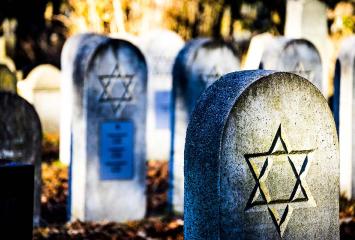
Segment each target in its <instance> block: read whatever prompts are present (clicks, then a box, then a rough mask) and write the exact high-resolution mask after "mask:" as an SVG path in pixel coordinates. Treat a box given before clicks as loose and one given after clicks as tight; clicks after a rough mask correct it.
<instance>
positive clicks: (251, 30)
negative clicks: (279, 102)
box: [0, 0, 355, 75]
mask: <svg viewBox="0 0 355 240" xmlns="http://www.w3.org/2000/svg"><path fill="white" fill-rule="evenodd" d="M323 2H324V3H326V4H327V5H328V7H329V12H328V27H329V32H330V34H332V35H334V36H337V37H342V36H344V35H349V34H352V33H353V32H354V31H355V27H354V25H355V24H354V23H355V18H354V2H353V1H336V0H326V1H323ZM285 12H286V0H273V1H261V0H243V1H237V0H175V1H174V0H26V1H21V0H3V1H2V5H1V8H0V23H1V22H2V24H1V35H2V39H4V40H5V43H6V44H5V45H6V53H7V55H8V56H10V57H11V58H13V59H14V61H15V63H16V67H17V69H19V70H21V71H22V72H23V74H24V75H26V74H27V73H28V72H29V71H30V70H31V69H32V68H33V67H34V66H36V65H38V64H42V63H50V64H53V65H56V66H58V67H60V51H61V48H62V46H63V44H64V42H65V40H66V38H67V37H69V36H71V35H73V34H75V33H80V32H87V31H91V32H97V33H106V34H123V33H130V34H134V35H139V34H141V33H144V32H145V31H149V30H151V29H154V28H168V29H171V30H173V31H176V32H177V33H178V34H180V35H181V36H182V37H183V38H184V39H185V40H189V39H191V38H195V37H198V36H213V37H216V38H224V39H238V38H239V39H250V38H251V37H252V36H253V35H255V34H258V33H261V32H266V31H268V32H271V33H272V34H275V35H282V34H283V29H284V24H285ZM3 51H5V49H1V44H0V54H2V53H1V52H3Z"/></svg>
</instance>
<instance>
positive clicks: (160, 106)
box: [154, 91, 170, 129]
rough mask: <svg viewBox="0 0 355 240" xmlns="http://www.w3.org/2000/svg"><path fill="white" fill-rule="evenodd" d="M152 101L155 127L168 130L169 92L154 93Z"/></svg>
mask: <svg viewBox="0 0 355 240" xmlns="http://www.w3.org/2000/svg"><path fill="white" fill-rule="evenodd" d="M154 100H155V126H156V128H158V129H168V128H169V123H170V121H169V116H170V111H169V108H170V91H156V92H155V96H154Z"/></svg>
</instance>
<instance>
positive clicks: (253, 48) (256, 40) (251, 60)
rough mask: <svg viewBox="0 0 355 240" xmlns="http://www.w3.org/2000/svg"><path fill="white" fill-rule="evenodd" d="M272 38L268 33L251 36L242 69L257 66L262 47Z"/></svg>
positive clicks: (251, 68)
mask: <svg viewBox="0 0 355 240" xmlns="http://www.w3.org/2000/svg"><path fill="white" fill-rule="evenodd" d="M272 40H273V36H272V35H271V34H270V33H262V34H258V35H256V36H254V37H252V38H251V41H250V44H249V48H248V53H247V56H246V60H245V63H244V66H243V70H253V69H258V68H259V66H260V62H261V58H262V56H263V52H264V49H265V48H266V46H267V45H268V44H269V43H270V42H271V41H272Z"/></svg>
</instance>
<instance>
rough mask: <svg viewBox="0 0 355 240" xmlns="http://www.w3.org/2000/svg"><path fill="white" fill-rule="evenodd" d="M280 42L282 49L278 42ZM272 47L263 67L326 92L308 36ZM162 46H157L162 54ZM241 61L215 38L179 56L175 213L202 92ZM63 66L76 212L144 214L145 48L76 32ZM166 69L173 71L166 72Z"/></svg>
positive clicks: (64, 145)
mask: <svg viewBox="0 0 355 240" xmlns="http://www.w3.org/2000/svg"><path fill="white" fill-rule="evenodd" d="M159 36H160V38H162V35H159ZM166 41H167V42H169V40H166ZM163 42H164V41H163ZM277 43H279V44H280V45H281V46H282V47H280V46H278V47H276V46H277ZM150 46H151V45H150ZM270 47H271V49H273V50H272V51H271V50H270V51H269V52H267V51H266V52H265V54H264V56H263V58H262V61H261V64H260V65H261V66H263V67H264V68H268V69H272V68H275V69H281V70H284V71H294V72H296V73H298V74H300V75H303V76H305V77H306V78H308V79H309V80H310V81H311V82H313V83H314V84H315V85H316V86H317V87H318V88H319V89H321V90H322V92H323V93H325V92H326V91H325V90H324V89H325V85H326V84H325V83H324V82H325V81H322V77H321V75H322V73H321V72H322V71H321V69H322V67H321V59H320V57H319V54H318V53H317V50H316V48H315V47H314V46H313V45H312V44H311V43H310V42H308V41H306V40H286V39H284V38H277V39H275V43H274V44H273V45H270ZM152 52H153V53H154V51H152ZM161 52H164V51H163V50H161V51H159V50H156V53H158V55H159V54H160V53H161ZM153 53H152V55H153ZM148 59H149V57H148ZM159 59H162V57H159ZM162 62H163V63H160V64H156V63H154V65H155V67H156V68H155V69H157V68H158V67H161V65H164V64H169V62H170V64H171V65H172V63H173V62H174V60H171V59H170V61H162ZM239 62H240V61H239V59H238V57H237V54H236V53H235V50H234V48H233V46H231V45H229V44H226V43H224V42H218V41H213V40H210V39H198V40H193V41H191V42H189V43H188V44H187V45H186V46H185V47H184V48H183V49H182V50H180V52H179V54H178V56H177V58H176V60H175V63H174V67H173V78H174V79H173V92H172V95H173V97H172V99H173V101H172V106H173V107H172V117H171V119H170V120H169V121H171V123H172V124H171V128H172V150H171V157H170V163H169V164H170V194H169V200H170V203H171V204H172V205H173V209H174V210H175V211H177V212H182V211H183V196H184V190H183V189H184V188H183V186H184V174H183V168H184V167H183V161H184V160H183V159H184V157H183V152H184V145H185V133H186V128H187V123H188V122H189V120H190V116H191V113H192V111H193V108H194V106H195V104H196V102H197V99H198V97H199V96H200V94H201V93H202V92H203V90H205V89H206V88H207V87H208V86H209V85H211V84H212V83H213V82H214V80H216V79H217V78H218V77H219V76H221V75H223V74H225V73H228V72H232V71H236V70H239ZM290 62H291V63H290ZM148 66H149V60H148ZM62 68H63V69H62V70H63V75H64V81H63V86H62V92H63V96H64V98H63V99H64V100H65V101H67V102H66V103H63V104H62V105H63V106H64V110H65V111H63V112H65V113H66V114H63V116H64V118H63V119H62V123H63V125H62V126H63V128H62V129H63V131H62V132H61V138H62V141H61V158H62V160H64V161H68V162H70V163H71V176H70V182H71V184H70V186H71V187H70V198H71V201H70V203H71V210H70V212H71V217H72V218H79V219H82V220H102V219H110V220H116V221H124V220H129V219H139V218H142V217H143V216H144V214H145V208H146V206H145V202H146V201H145V180H144V179H145V144H146V137H145V133H146V130H145V128H146V126H147V125H146V109H147V107H146V106H147V84H148V86H149V84H153V83H147V78H148V68H147V65H146V62H145V60H144V56H143V54H142V53H141V52H140V50H139V49H138V48H137V47H136V46H134V45H133V44H131V43H130V42H128V41H125V40H120V39H114V38H109V37H105V36H101V35H95V34H84V35H77V36H75V37H73V38H71V39H69V40H68V42H67V43H66V45H65V47H64V49H63V53H62ZM168 69H169V68H168ZM157 72H159V71H158V70H156V71H152V73H150V74H153V73H154V74H157ZM164 74H165V76H167V75H168V74H167V72H166V70H165V72H163V75H164ZM164 81H168V80H166V79H165V80H164ZM148 88H149V87H148ZM159 94H161V93H159V91H158V94H157V95H159ZM148 95H149V91H148ZM163 95H164V94H163ZM167 95H168V93H167ZM148 98H149V97H148ZM157 98H158V101H161V100H159V97H157ZM162 98H164V99H166V98H167V97H162ZM148 104H149V103H148ZM148 109H149V108H148ZM148 111H149V110H148ZM164 112H165V114H166V112H169V111H168V110H165V111H164ZM166 118H168V116H166ZM147 140H148V143H149V142H151V143H152V144H153V145H155V146H156V147H157V148H158V149H159V148H162V147H163V146H164V145H163V144H161V142H160V141H163V142H164V141H165V142H167V140H165V138H164V137H160V136H159V135H156V136H155V135H153V136H149V137H147ZM65 159H67V160H65ZM118 203H119V204H118Z"/></svg>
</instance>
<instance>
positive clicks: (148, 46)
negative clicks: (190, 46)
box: [141, 30, 184, 160]
mask: <svg viewBox="0 0 355 240" xmlns="http://www.w3.org/2000/svg"><path fill="white" fill-rule="evenodd" d="M183 45H184V41H183V40H182V38H181V37H180V36H179V35H178V34H176V33H174V32H171V31H168V30H155V31H151V32H149V33H148V34H145V35H143V36H142V42H141V46H142V49H143V52H144V55H145V56H146V59H147V64H148V79H149V81H148V115H147V139H148V141H147V159H148V160H168V158H169V153H170V135H171V132H170V126H169V125H170V106H171V103H170V101H171V91H172V76H173V75H172V68H173V64H174V61H175V57H176V56H177V54H178V52H179V51H180V49H181V48H182V47H183Z"/></svg>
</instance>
